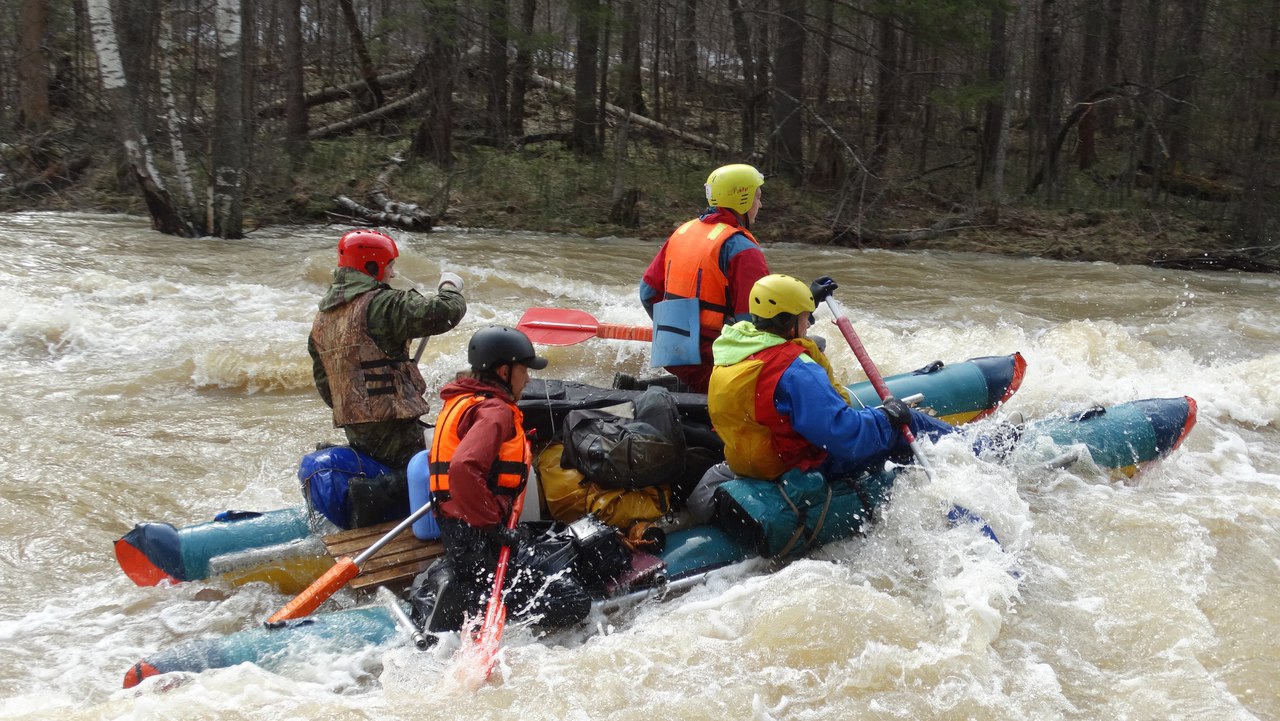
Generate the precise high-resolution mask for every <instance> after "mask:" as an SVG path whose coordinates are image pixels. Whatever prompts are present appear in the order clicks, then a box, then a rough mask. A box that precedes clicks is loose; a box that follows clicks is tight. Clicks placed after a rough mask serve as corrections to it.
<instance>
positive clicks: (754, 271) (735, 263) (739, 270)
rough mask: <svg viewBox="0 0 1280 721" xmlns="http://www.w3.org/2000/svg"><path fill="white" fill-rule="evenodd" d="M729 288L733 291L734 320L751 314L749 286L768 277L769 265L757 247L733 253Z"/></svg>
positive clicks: (730, 263)
mask: <svg viewBox="0 0 1280 721" xmlns="http://www.w3.org/2000/svg"><path fill="white" fill-rule="evenodd" d="M726 275H727V276H728V277H729V288H730V289H731V290H732V291H733V298H732V302H733V315H734V318H735V319H736V320H742V319H744V318H746V315H747V314H748V313H750V312H751V286H753V285H755V284H756V281H757V280H760V279H761V278H763V277H765V276H766V275H769V264H768V262H767V261H765V259H764V253H763V252H762V251H761V250H760V248H759V247H758V246H756V247H752V248H749V249H747V250H743V251H741V252H739V253H735V254H734V256H733V257H732V258H730V259H729V272H728V273H726Z"/></svg>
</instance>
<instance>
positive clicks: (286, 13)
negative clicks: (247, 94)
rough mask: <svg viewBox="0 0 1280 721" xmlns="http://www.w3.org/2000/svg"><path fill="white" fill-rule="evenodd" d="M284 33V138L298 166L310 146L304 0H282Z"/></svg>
mask: <svg viewBox="0 0 1280 721" xmlns="http://www.w3.org/2000/svg"><path fill="white" fill-rule="evenodd" d="M280 16H281V23H280V25H281V29H282V31H283V33H282V34H283V35H284V63H283V65H284V77H283V78H282V80H283V81H284V138H285V147H286V151H287V152H288V155H289V162H290V163H291V164H292V165H293V167H294V168H295V169H296V168H297V167H298V165H299V164H300V163H301V162H302V155H303V153H305V152H306V148H307V103H306V96H305V93H306V86H305V85H304V83H303V79H302V78H303V75H302V53H303V45H302V0H281V8H280Z"/></svg>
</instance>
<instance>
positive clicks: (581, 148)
mask: <svg viewBox="0 0 1280 721" xmlns="http://www.w3.org/2000/svg"><path fill="white" fill-rule="evenodd" d="M573 7H574V10H575V12H576V14H577V18H578V41H577V67H576V71H575V73H574V83H573V86H574V96H573V97H574V103H573V135H572V138H573V139H572V141H571V142H570V147H571V148H572V149H573V150H574V151H575V152H577V153H579V154H580V155H587V156H593V157H594V156H598V155H599V154H600V143H599V136H598V135H597V133H596V130H597V126H599V124H600V117H599V110H598V108H597V104H598V102H599V96H598V91H599V87H598V86H599V83H598V82H597V78H596V66H597V65H598V64H599V62H600V13H601V8H600V3H599V0H574V2H573Z"/></svg>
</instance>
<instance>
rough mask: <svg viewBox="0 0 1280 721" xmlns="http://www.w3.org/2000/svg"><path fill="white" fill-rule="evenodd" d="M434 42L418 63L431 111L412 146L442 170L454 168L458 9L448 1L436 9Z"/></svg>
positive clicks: (432, 27)
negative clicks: (454, 104)
mask: <svg viewBox="0 0 1280 721" xmlns="http://www.w3.org/2000/svg"><path fill="white" fill-rule="evenodd" d="M433 7H434V8H435V9H436V10H437V12H436V13H435V17H434V18H433V19H434V20H435V22H432V23H431V43H430V46H429V49H428V51H427V55H426V57H425V58H424V59H423V60H422V62H419V63H418V73H419V77H418V81H419V82H418V85H419V86H420V87H425V88H427V89H428V95H427V110H426V114H425V116H424V117H423V120H422V124H421V125H419V126H418V130H417V132H416V133H415V134H414V137H413V143H412V145H410V146H409V152H410V154H411V155H416V156H419V157H424V158H427V159H428V160H430V161H432V162H434V163H436V164H437V165H439V166H440V167H442V168H451V167H453V84H454V74H455V73H456V71H457V66H458V60H457V46H456V43H457V32H458V6H457V4H456V0H447V1H446V2H442V3H439V4H437V5H434V6H433Z"/></svg>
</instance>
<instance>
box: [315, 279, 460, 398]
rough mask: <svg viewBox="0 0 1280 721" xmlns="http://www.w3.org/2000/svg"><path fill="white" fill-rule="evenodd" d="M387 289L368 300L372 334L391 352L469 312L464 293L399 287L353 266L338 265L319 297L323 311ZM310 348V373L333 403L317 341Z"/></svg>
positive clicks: (447, 326) (450, 325) (437, 331)
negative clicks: (427, 293) (423, 291)
mask: <svg viewBox="0 0 1280 721" xmlns="http://www.w3.org/2000/svg"><path fill="white" fill-rule="evenodd" d="M379 288H382V289H385V290H384V292H382V293H379V294H378V295H377V296H376V297H375V298H374V299H373V301H372V302H371V303H370V304H369V314H368V316H367V317H368V323H369V335H370V336H372V337H373V339H374V341H375V342H376V343H377V344H378V348H380V349H381V350H382V352H384V353H386V354H387V355H389V356H394V355H396V354H397V353H400V352H401V350H402V349H403V348H404V347H405V343H407V342H409V341H410V340H412V339H414V338H425V337H427V336H431V335H439V334H441V333H444V332H447V331H449V330H451V329H453V327H454V326H456V325H458V322H459V321H461V320H462V316H463V315H464V314H466V312H467V301H466V299H465V298H463V297H462V294H461V293H459V292H457V291H455V290H453V288H452V287H446V288H445V289H444V290H441V291H440V292H439V293H437V294H436V295H435V297H431V298H428V297H427V296H424V295H422V294H421V293H419V292H418V291H416V290H397V289H395V288H392V287H391V286H389V285H387V284H386V283H382V282H380V281H377V280H374V279H373V277H372V276H370V275H366V274H365V273H361V272H360V271H358V270H355V269H352V268H338V269H336V270H334V271H333V284H332V285H330V286H329V290H328V291H327V292H325V294H324V297H323V298H321V299H320V311H321V312H324V311H328V310H333V309H334V308H337V307H338V306H341V305H343V304H344V303H350V302H351V301H352V300H354V299H355V298H356V296H358V295H360V294H362V293H367V292H369V291H371V290H376V289H379ZM307 351H308V352H309V353H310V354H311V373H312V376H313V377H314V378H315V382H316V390H318V391H319V392H320V397H321V398H322V399H324V402H325V404H326V405H328V406H330V407H332V406H333V398H332V396H331V395H330V391H329V377H328V375H327V374H326V373H325V370H324V365H323V364H322V363H321V362H320V355H319V352H318V351H317V349H316V346H315V342H314V341H313V340H311V339H308V340H307Z"/></svg>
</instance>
